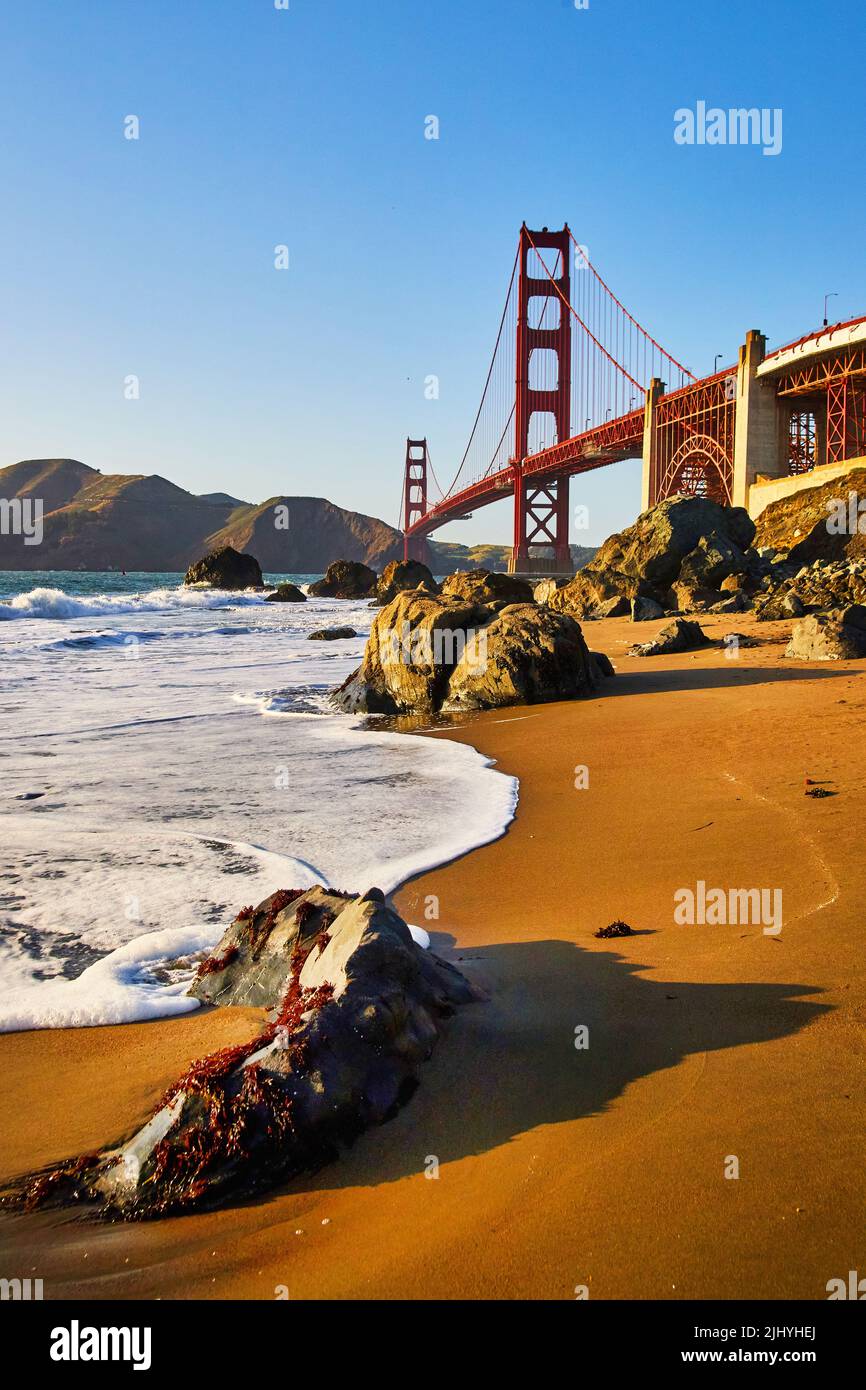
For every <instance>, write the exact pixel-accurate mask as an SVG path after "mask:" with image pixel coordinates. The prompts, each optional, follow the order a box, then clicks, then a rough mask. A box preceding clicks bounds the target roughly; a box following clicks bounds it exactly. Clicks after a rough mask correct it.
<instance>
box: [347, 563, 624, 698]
mask: <svg viewBox="0 0 866 1390" xmlns="http://www.w3.org/2000/svg"><path fill="white" fill-rule="evenodd" d="M596 677H597V667H596V665H595V664H594V663H593V662H592V660H591V659H590V656H589V652H588V650H587V647H586V643H585V642H584V639H583V634H582V633H581V630H580V626H579V624H578V623H577V622H576V621H575V620H574V619H573V618H571V617H570V616H569V615H568V614H564V613H553V612H552V611H551V610H550V609H549V608H544V607H539V605H538V604H535V603H532V602H529V603H519V604H502V603H501V601H500V603H499V611H498V612H495V611H494V610H493V608H491V607H487V606H485V605H483V604H479V603H475V602H473V601H471V600H463V599H460V598H458V597H455V596H454V595H452V594H449V593H446V592H445V591H444V586H443V592H442V593H441V594H426V593H423V592H422V591H420V590H413V591H412V592H411V593H403V594H398V595H397V597H396V598H395V599H394V600H393V601H392V602H391V603H390V604H389V605H388V606H387V607H386V608H383V609H382V610H381V611H380V612H379V613H378V614H377V616H376V617H375V618H374V619H373V625H372V628H371V631H370V637H369V640H368V642H367V646H366V649H365V652H364V659H363V661H362V663H361V665H360V666H359V668H358V670H357V671H355V672H353V673H352V675H351V676H349V678H348V679H347V680H346V681H345V682H344V683H343V685H342V686H340V688H339V689H338V690H336V691H334V692H333V695H332V700H333V703H334V704H335V705H336V707H337V708H338V709H342V710H346V711H348V712H350V713H355V712H363V713H369V714H408V713H415V712H418V713H425V714H428V713H433V712H435V711H438V710H440V709H446V710H447V709H460V708H471V709H490V708H495V707H497V706H499V705H504V704H518V703H533V702H535V701H539V700H565V699H571V698H573V697H574V696H577V695H588V694H590V693H591V692H592V689H593V686H594V683H595V679H596Z"/></svg>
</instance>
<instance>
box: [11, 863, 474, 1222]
mask: <svg viewBox="0 0 866 1390" xmlns="http://www.w3.org/2000/svg"><path fill="white" fill-rule="evenodd" d="M190 993H191V994H193V995H194V996H195V997H196V998H198V999H200V1000H202V1001H203V1002H206V1003H211V1004H240V1005H252V1006H254V1007H257V1008H266V1009H268V1010H269V1011H270V1013H269V1020H270V1021H269V1023H268V1025H267V1027H266V1028H265V1030H264V1032H263V1033H261V1034H259V1035H258V1036H255V1037H253V1038H251V1039H250V1041H249V1042H248V1043H245V1044H241V1045H239V1046H236V1047H230V1048H225V1049H224V1050H223V1051H221V1052H217V1053H214V1054H212V1055H211V1056H209V1057H205V1058H203V1059H201V1060H200V1061H199V1062H194V1063H193V1064H192V1066H191V1067H190V1068H189V1070H188V1071H187V1072H186V1074H185V1075H184V1076H182V1077H180V1078H179V1079H178V1080H177V1081H176V1082H175V1083H174V1085H173V1086H171V1087H170V1089H169V1090H168V1092H167V1093H166V1095H165V1096H164V1097H163V1099H162V1101H161V1103H160V1104H159V1106H158V1107H157V1109H156V1110H155V1112H154V1114H153V1115H152V1117H151V1118H150V1119H149V1120H148V1121H147V1123H146V1124H145V1125H144V1126H143V1127H142V1128H141V1129H139V1130H138V1132H137V1133H136V1134H134V1135H133V1136H132V1138H131V1139H129V1140H128V1141H127V1142H126V1143H123V1144H122V1145H120V1146H119V1147H118V1148H116V1149H113V1150H107V1151H105V1152H103V1153H100V1154H96V1155H88V1156H84V1157H82V1158H79V1159H74V1160H70V1161H68V1162H66V1163H62V1164H58V1165H56V1166H55V1167H54V1168H52V1169H49V1170H47V1171H45V1172H43V1173H41V1174H38V1175H34V1176H33V1177H31V1178H30V1179H26V1180H23V1181H22V1182H21V1183H20V1184H19V1185H18V1188H17V1192H16V1193H15V1200H17V1201H18V1202H22V1203H23V1204H24V1205H25V1206H26V1207H29V1208H31V1209H32V1208H34V1207H39V1206H45V1205H66V1204H69V1205H75V1206H78V1207H81V1206H82V1204H86V1203H90V1204H93V1205H94V1207H96V1208H97V1209H99V1210H100V1211H101V1212H102V1213H103V1214H105V1215H109V1216H113V1217H120V1218H126V1219H135V1218H145V1217H154V1216H161V1215H165V1214H167V1213H170V1212H183V1211H190V1210H193V1209H196V1208H200V1207H212V1206H214V1205H216V1204H218V1203H219V1202H222V1201H224V1200H226V1199H227V1198H231V1199H232V1200H240V1199H243V1198H246V1197H249V1196H250V1195H252V1194H253V1193H255V1192H258V1191H261V1190H262V1189H264V1188H267V1187H269V1186H271V1185H273V1184H274V1183H275V1182H281V1181H286V1180H288V1179H289V1178H291V1177H295V1176H297V1175H299V1174H302V1173H306V1172H312V1171H315V1170H317V1169H318V1168H320V1167H321V1166H322V1165H323V1164H324V1163H326V1162H328V1161H329V1160H331V1159H333V1158H335V1157H337V1156H338V1154H339V1152H340V1149H341V1148H342V1147H343V1146H344V1145H346V1144H349V1143H351V1142H352V1141H353V1140H354V1139H355V1138H356V1137H357V1136H358V1135H359V1134H360V1133H362V1131H363V1130H365V1129H367V1128H368V1127H369V1126H371V1125H376V1124H381V1123H382V1122H383V1121H385V1120H387V1119H389V1118H390V1117H391V1116H392V1115H393V1114H395V1112H396V1111H397V1110H398V1108H399V1107H400V1106H401V1105H403V1104H405V1103H406V1101H407V1100H408V1099H409V1097H410V1096H411V1094H412V1092H413V1090H414V1089H415V1087H416V1086H417V1083H418V1073H419V1071H420V1068H421V1064H422V1063H423V1062H424V1061H426V1060H427V1059H428V1058H429V1056H430V1054H431V1053H432V1051H433V1048H434V1045H435V1043H436V1040H437V1038H438V1037H439V1035H440V1033H441V1031H442V1028H443V1025H444V1023H445V1020H446V1019H447V1018H449V1017H450V1016H451V1015H452V1014H453V1013H454V1011H455V1009H456V1008H457V1007H458V1006H459V1005H463V1004H468V1003H471V1002H472V1001H473V1000H476V999H478V998H479V994H478V992H477V991H476V990H475V989H474V987H473V986H472V985H470V984H469V982H468V981H467V980H466V979H465V977H464V976H463V975H462V974H460V972H459V971H458V970H456V969H455V968H454V967H453V966H451V965H448V964H447V963H446V962H444V961H442V960H440V959H438V958H437V957H436V956H435V955H434V954H433V953H432V952H431V951H425V950H423V949H422V948H421V946H419V945H417V944H416V942H415V941H414V939H413V937H412V934H411V932H410V930H409V928H408V926H407V925H406V923H405V922H404V921H403V919H402V918H401V917H399V916H398V915H397V913H396V912H394V911H393V910H392V909H391V908H389V907H388V906H387V905H386V903H385V900H384V896H383V894H382V893H381V892H380V891H379V890H378V889H375V888H373V889H370V890H369V892H367V893H366V894H365V895H364V896H363V897H361V898H358V897H354V896H353V895H351V894H343V893H338V892H335V891H332V890H330V889H324V888H312V889H310V890H308V891H307V892H297V891H283V892H278V893H274V894H272V895H271V896H270V897H269V898H266V899H265V901H264V902H262V903H260V904H259V906H258V907H257V908H255V909H253V908H245V909H244V910H243V911H242V912H240V913H239V914H238V916H237V918H236V919H235V921H234V922H233V923H232V924H231V926H230V927H229V928H228V930H227V931H226V933H225V935H224V936H223V938H222V940H221V942H220V943H219V946H218V947H217V948H216V950H215V951H214V953H213V954H212V955H211V956H210V957H208V958H207V959H206V960H205V961H203V962H202V965H201V966H200V968H199V972H198V976H197V978H196V980H195V982H194V984H193V986H192V989H191V991H190Z"/></svg>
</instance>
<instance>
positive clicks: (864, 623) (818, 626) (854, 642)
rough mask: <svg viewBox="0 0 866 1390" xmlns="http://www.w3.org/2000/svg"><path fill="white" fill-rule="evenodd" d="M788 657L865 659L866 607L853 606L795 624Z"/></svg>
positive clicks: (787, 653) (799, 658)
mask: <svg viewBox="0 0 866 1390" xmlns="http://www.w3.org/2000/svg"><path fill="white" fill-rule="evenodd" d="M785 656H789V657H793V658H794V659H795V660H797V661H856V660H857V659H859V658H860V657H864V656H866V607H863V605H862V604H859V603H855V604H851V605H850V606H849V607H847V608H840V609H836V610H834V611H832V612H830V613H812V614H810V615H809V617H807V618H804V619H803V621H802V622H799V623H795V624H794V628H793V631H792V633H791V640H790V642H789V643H788V645H787V647H786V648H785Z"/></svg>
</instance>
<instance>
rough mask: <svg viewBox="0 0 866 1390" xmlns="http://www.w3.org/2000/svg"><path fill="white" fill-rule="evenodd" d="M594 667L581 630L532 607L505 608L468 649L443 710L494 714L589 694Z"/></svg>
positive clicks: (571, 620)
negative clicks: (508, 708)
mask: <svg viewBox="0 0 866 1390" xmlns="http://www.w3.org/2000/svg"><path fill="white" fill-rule="evenodd" d="M597 679H598V666H597V665H596V663H595V661H594V660H593V657H592V655H591V653H590V652H589V651H588V649H587V646H586V643H585V642H584V640H583V634H582V632H581V630H580V626H579V625H578V623H576V622H575V620H574V618H571V617H569V616H568V614H566V613H552V612H551V611H550V609H549V608H543V607H539V606H538V605H537V604H535V603H515V604H510V605H509V606H508V607H506V608H503V609H501V610H500V612H499V613H497V615H496V617H495V618H494V619H493V621H492V622H490V623H488V625H487V626H486V627H485V628H483V629H482V630H481V631H480V632H479V634H478V636H477V638H476V640H475V642H474V643H473V644H471V645H469V646H467V647H466V649H465V650H464V652H463V654H462V655H461V657H460V660H459V661H458V662H457V665H456V666H455V668H454V671H453V674H452V676H451V679H450V681H449V683H448V694H447V697H446V700H445V708H446V709H449V710H455V709H496V708H497V707H499V706H501V705H534V704H537V703H539V702H541V701H545V700H571V699H574V698H575V697H576V696H580V695H590V694H592V691H593V688H594V685H595V682H596V680H597Z"/></svg>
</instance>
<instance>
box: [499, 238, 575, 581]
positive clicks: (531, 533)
mask: <svg viewBox="0 0 866 1390" xmlns="http://www.w3.org/2000/svg"><path fill="white" fill-rule="evenodd" d="M570 240H571V238H570V233H569V230H568V225H567V224H566V226H564V227H563V229H562V231H561V232H549V231H548V230H547V228H546V227H545V228H544V229H543V230H542V231H540V232H531V231H529V229H528V228H527V226H526V223H525V222H524V224H523V226H522V227H521V229H520V249H519V257H520V271H519V280H518V291H517V293H518V300H517V380H516V386H517V397H516V405H515V441H514V454H515V457H514V469H515V481H514V548H513V550H512V553H511V564H510V569H511V571H512V573H533V572H540V571H545V570H552V571H556V572H566V573H571V572H572V570H573V566H572V563H571V551H570V549H569V545H568V520H569V518H568V477H567V475H560V476H559V477H556V478H545V480H544V482H539V483H538V484H533V483H532V482H531V479H529V478H527V477H525V476H524V471H523V464H524V460H525V459H526V458H527V456H528V455H529V452H530V444H529V440H530V426H531V424H532V418H533V416H534V415H536V414H537V413H539V412H543V413H546V414H548V415H552V416H553V418H554V422H555V425H556V440H549V439H547V440H545V444H547V445H549V444H552V443H561V442H562V441H563V440H565V439H569V438H570V437H571V311H570V309H569V307H568V306H569V305H570V302H571V275H570V271H569V260H570V245H569V243H570ZM530 257H531V258H532V264H531V265H530ZM545 349H546V350H547V362H546V363H544V364H543V365H542V360H541V359H539V362H538V364H537V365H536V363H534V362H533V354H534V353H535V352H539V351H542V350H545ZM551 354H552V357H551V356H550V355H551ZM538 380H541V381H542V383H543V384H541V385H535V384H533V381H538ZM539 546H544V547H546V548H550V547H552V548H553V557H552V558H549V557H543V558H542V557H540V556H535V555H534V554H533V550H534V549H535V548H537V547H539Z"/></svg>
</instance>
